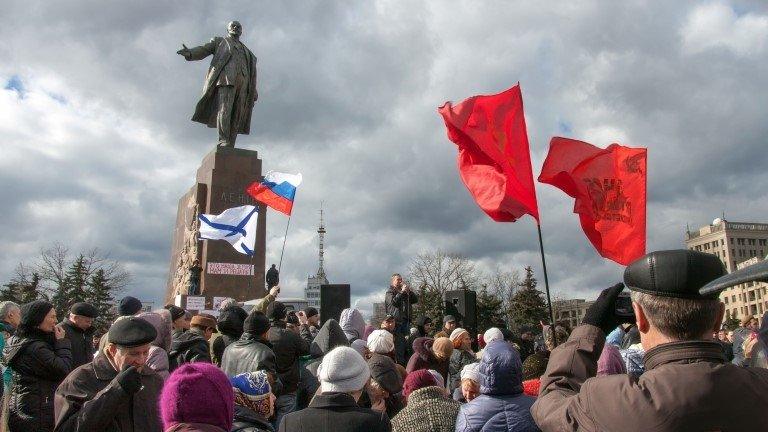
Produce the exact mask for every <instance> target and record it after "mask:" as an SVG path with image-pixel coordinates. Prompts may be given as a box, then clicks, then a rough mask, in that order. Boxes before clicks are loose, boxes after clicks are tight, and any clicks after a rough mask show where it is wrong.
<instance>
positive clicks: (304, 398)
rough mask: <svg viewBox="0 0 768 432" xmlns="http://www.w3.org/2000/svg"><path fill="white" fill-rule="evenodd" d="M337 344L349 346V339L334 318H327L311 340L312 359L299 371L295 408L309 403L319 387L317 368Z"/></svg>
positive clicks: (303, 406) (297, 408) (299, 408)
mask: <svg viewBox="0 0 768 432" xmlns="http://www.w3.org/2000/svg"><path fill="white" fill-rule="evenodd" d="M338 346H349V340H347V336H346V335H345V334H344V330H342V329H341V326H340V325H339V323H338V322H336V320H335V319H329V320H328V321H326V322H325V324H323V326H322V327H320V330H319V331H318V332H317V336H315V339H314V340H312V344H311V345H310V347H309V354H310V355H311V356H312V360H311V361H310V362H309V363H307V364H306V365H304V367H303V368H301V371H300V372H299V377H300V378H299V387H298V389H297V390H296V410H297V411H298V410H301V409H304V408H306V407H307V406H308V405H309V401H311V400H312V397H313V396H314V395H315V393H317V389H318V388H320V381H318V380H317V368H318V367H319V366H320V362H321V361H322V360H323V356H324V355H325V354H327V353H328V352H330V351H331V350H332V349H334V348H336V347H338Z"/></svg>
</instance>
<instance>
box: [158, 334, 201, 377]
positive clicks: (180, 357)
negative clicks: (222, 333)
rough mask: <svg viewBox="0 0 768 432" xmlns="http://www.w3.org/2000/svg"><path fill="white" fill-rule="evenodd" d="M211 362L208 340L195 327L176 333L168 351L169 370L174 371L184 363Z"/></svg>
mask: <svg viewBox="0 0 768 432" xmlns="http://www.w3.org/2000/svg"><path fill="white" fill-rule="evenodd" d="M193 362H206V363H211V351H210V348H209V345H208V341H207V340H205V338H204V337H203V336H201V335H200V333H197V332H196V331H195V330H194V329H191V330H189V331H186V332H184V333H178V335H174V336H173V338H172V340H171V350H170V351H168V370H169V371H170V372H173V371H174V370H175V369H176V368H178V367H179V366H181V365H183V364H184V363H193Z"/></svg>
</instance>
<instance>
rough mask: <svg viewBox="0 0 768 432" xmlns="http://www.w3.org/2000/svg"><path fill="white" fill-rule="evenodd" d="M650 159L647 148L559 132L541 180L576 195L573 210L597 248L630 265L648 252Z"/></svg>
mask: <svg viewBox="0 0 768 432" xmlns="http://www.w3.org/2000/svg"><path fill="white" fill-rule="evenodd" d="M647 159H648V150H647V149H644V148H631V147H624V146H622V145H619V144H611V145H610V146H608V148H607V149H601V148H598V147H595V146H593V145H592V144H588V143H585V142H582V141H577V140H572V139H568V138H560V137H554V138H552V141H550V143H549V154H547V159H546V160H545V161H544V166H543V167H542V169H541V175H539V181H540V182H542V183H549V184H551V185H553V186H555V187H557V188H559V189H560V190H562V191H563V192H565V193H567V194H568V195H570V196H572V197H574V198H576V203H575V204H574V206H573V212H574V213H578V214H579V220H580V221H581V227H582V229H584V233H585V234H586V235H587V238H589V241H591V242H592V244H593V245H594V246H595V248H596V249H597V252H598V253H599V254H600V255H602V256H604V257H606V258H608V259H611V260H613V261H616V262H617V263H619V264H624V265H627V264H629V263H630V262H632V261H633V260H635V259H636V258H639V257H640V256H642V255H644V254H645V201H646V178H647V171H646V166H647Z"/></svg>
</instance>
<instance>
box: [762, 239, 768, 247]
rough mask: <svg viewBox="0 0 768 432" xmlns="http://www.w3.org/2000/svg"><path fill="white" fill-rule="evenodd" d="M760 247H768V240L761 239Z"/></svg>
mask: <svg viewBox="0 0 768 432" xmlns="http://www.w3.org/2000/svg"><path fill="white" fill-rule="evenodd" d="M760 246H768V239H760Z"/></svg>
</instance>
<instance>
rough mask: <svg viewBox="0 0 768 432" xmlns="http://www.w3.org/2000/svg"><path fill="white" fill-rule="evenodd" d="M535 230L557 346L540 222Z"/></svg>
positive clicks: (537, 222)
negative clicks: (537, 233) (537, 236)
mask: <svg viewBox="0 0 768 432" xmlns="http://www.w3.org/2000/svg"><path fill="white" fill-rule="evenodd" d="M536 229H537V230H538V232H539V251H540V252H541V266H542V267H543V268H544V288H545V289H546V291H547V305H548V306H549V319H550V320H551V321H552V335H553V339H554V341H555V345H557V336H556V335H555V327H554V326H555V312H554V310H553V309H552V298H551V297H550V295H549V278H548V277H547V259H546V258H545V257H544V241H542V239H541V222H539V221H538V220H537V221H536Z"/></svg>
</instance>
